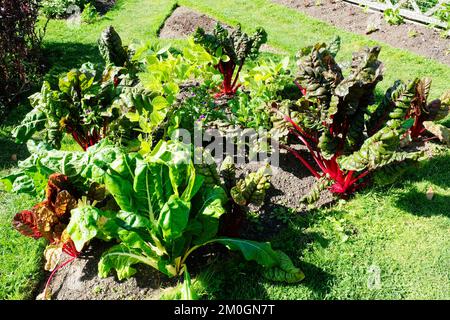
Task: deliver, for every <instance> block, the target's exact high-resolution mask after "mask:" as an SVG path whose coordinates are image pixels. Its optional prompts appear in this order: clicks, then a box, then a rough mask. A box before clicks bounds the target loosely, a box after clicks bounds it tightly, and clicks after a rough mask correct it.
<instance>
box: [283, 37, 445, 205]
mask: <svg viewBox="0 0 450 320" xmlns="http://www.w3.org/2000/svg"><path fill="white" fill-rule="evenodd" d="M339 43H340V42H339V39H336V41H334V42H333V43H332V44H330V45H329V46H327V45H326V44H323V43H321V44H316V45H315V46H312V47H308V48H305V49H302V50H301V51H300V52H299V54H298V57H299V60H298V65H299V73H298V77H297V79H296V83H297V85H298V87H299V88H300V90H301V91H302V93H303V94H304V96H303V97H302V98H301V99H300V100H299V101H298V102H296V103H294V104H290V105H289V104H278V105H275V107H276V108H278V112H281V113H282V114H284V119H285V120H286V121H287V123H288V124H289V126H291V127H290V129H289V131H290V132H291V133H292V134H293V135H294V136H295V137H297V138H298V140H299V141H300V142H301V143H302V144H303V145H304V146H305V147H306V149H307V150H308V152H309V153H310V155H311V156H312V158H313V159H314V162H313V163H309V162H308V161H307V160H306V159H305V158H304V157H303V156H302V155H301V153H300V152H299V151H297V150H295V149H293V148H292V147H289V146H287V145H284V148H285V149H287V150H289V151H291V152H292V153H293V154H294V155H295V156H296V157H297V158H298V159H299V160H300V161H301V162H302V164H303V165H305V167H306V168H308V170H310V171H311V173H312V174H313V175H314V176H315V177H316V178H317V179H318V183H317V185H316V186H315V188H313V190H312V191H311V193H310V194H309V195H308V196H307V197H305V198H304V199H303V200H307V201H309V202H313V201H315V200H317V199H318V197H319V193H320V191H321V190H323V189H325V188H329V189H330V191H331V192H332V193H333V194H336V195H339V196H341V197H347V196H348V195H349V194H351V193H353V192H355V191H356V190H357V189H359V188H361V187H363V186H364V185H366V184H367V182H368V181H367V178H368V177H369V175H370V174H372V173H374V174H375V179H376V180H377V181H378V182H381V183H389V182H390V181H393V180H395V179H396V178H397V177H398V176H399V175H400V174H402V173H404V172H405V171H406V170H407V169H408V168H409V167H410V166H411V165H412V164H414V163H416V162H417V161H418V160H419V159H420V158H421V157H422V154H421V152H411V151H409V150H408V149H407V148H404V146H405V145H407V144H408V143H409V141H410V139H411V138H417V137H418V136H420V135H422V134H423V133H424V128H423V121H424V119H436V117H437V115H438V114H440V115H441V116H442V115H443V114H446V113H448V108H442V104H441V102H440V101H434V102H432V103H430V104H427V103H426V98H427V96H428V91H429V85H430V81H429V80H428V79H422V80H420V79H415V80H413V81H410V82H409V83H403V82H401V81H397V82H396V83H395V84H394V86H392V87H391V88H390V89H389V90H388V91H387V92H386V95H385V97H384V99H383V100H382V101H381V103H379V104H378V105H373V103H374V91H375V87H376V85H377V83H378V82H379V81H381V80H382V74H383V65H382V63H381V62H380V61H379V60H378V59H377V58H378V55H379V52H380V48H379V47H373V48H366V49H364V50H363V51H361V52H359V53H355V54H354V55H353V60H352V65H351V70H350V75H349V76H347V77H346V78H344V76H343V73H342V71H341V68H340V67H339V65H338V64H337V63H336V62H335V59H334V58H335V55H336V53H337V51H338V49H339ZM316 166H317V167H318V169H316Z"/></svg>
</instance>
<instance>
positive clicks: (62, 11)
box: [41, 0, 90, 18]
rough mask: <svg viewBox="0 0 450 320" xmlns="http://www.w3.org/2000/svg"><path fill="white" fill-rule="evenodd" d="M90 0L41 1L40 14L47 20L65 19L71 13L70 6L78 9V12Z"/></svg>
mask: <svg viewBox="0 0 450 320" xmlns="http://www.w3.org/2000/svg"><path fill="white" fill-rule="evenodd" d="M89 2H90V0H42V4H41V5H42V12H43V13H44V15H45V16H47V17H48V18H61V17H66V16H68V15H70V14H71V13H73V12H72V11H71V6H77V7H79V8H80V12H81V11H82V9H83V8H84V6H85V5H86V4H87V3H89Z"/></svg>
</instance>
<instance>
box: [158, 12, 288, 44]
mask: <svg viewBox="0 0 450 320" xmlns="http://www.w3.org/2000/svg"><path fill="white" fill-rule="evenodd" d="M216 23H217V20H215V19H213V18H211V17H209V16H207V15H205V14H202V13H198V12H195V11H193V10H191V9H189V8H186V7H177V8H176V9H175V10H174V11H173V12H172V14H171V15H170V16H169V17H168V18H167V19H166V21H165V22H164V24H163V25H162V27H161V29H160V30H159V37H160V38H165V39H183V38H187V37H188V36H190V35H191V34H192V33H193V32H195V30H196V29H197V27H201V28H203V29H205V31H206V32H212V30H213V29H214V27H215V25H216ZM221 24H222V25H223V26H224V27H225V28H227V29H230V26H228V25H226V24H224V23H223V22H221ZM261 51H263V52H269V53H283V52H282V51H281V50H279V49H276V48H273V47H271V46H269V45H267V44H263V45H262V46H261Z"/></svg>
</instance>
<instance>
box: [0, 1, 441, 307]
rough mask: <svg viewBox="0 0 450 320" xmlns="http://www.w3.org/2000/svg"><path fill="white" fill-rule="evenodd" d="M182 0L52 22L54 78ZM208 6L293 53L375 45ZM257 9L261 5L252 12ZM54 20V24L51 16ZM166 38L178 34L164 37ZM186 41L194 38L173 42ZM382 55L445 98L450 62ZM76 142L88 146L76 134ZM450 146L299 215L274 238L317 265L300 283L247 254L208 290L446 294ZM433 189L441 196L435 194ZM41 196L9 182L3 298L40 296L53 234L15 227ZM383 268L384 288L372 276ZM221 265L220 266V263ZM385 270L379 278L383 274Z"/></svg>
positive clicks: (0, 140) (0, 162)
mask: <svg viewBox="0 0 450 320" xmlns="http://www.w3.org/2000/svg"><path fill="white" fill-rule="evenodd" d="M175 3H176V1H164V0H126V1H125V0H118V2H117V5H116V7H115V8H114V9H113V10H111V11H110V12H109V13H108V14H106V15H105V16H104V17H103V19H102V20H101V21H99V22H97V23H95V24H92V25H81V26H78V27H74V26H73V25H68V24H67V22H66V21H51V22H50V23H49V25H48V29H47V34H46V38H45V41H44V55H45V57H46V59H47V64H48V66H49V70H48V73H47V75H46V79H48V80H51V81H55V80H56V78H57V76H58V75H59V74H60V73H62V72H66V71H67V70H68V69H70V68H73V67H78V66H79V65H80V64H81V63H84V62H86V61H92V62H95V63H100V62H101V59H100V55H99V52H98V49H97V46H96V42H97V39H98V37H99V35H100V33H101V31H102V30H103V28H104V27H105V26H107V25H110V24H111V25H113V26H114V27H115V28H116V30H117V31H118V32H119V33H120V34H121V36H122V38H123V40H124V43H125V44H129V43H130V42H131V41H133V40H137V41H157V36H156V33H157V31H158V29H159V28H160V26H161V24H162V23H163V21H164V19H165V17H166V16H167V15H168V14H169V13H170V11H171V10H172V8H173V6H174V4H175ZM178 3H179V4H180V5H186V6H188V7H191V8H193V9H194V10H197V11H199V12H204V13H207V14H209V15H211V16H213V17H215V18H217V19H219V20H221V21H223V22H226V23H229V24H236V23H238V22H240V23H241V24H242V26H243V29H244V30H247V31H252V30H254V28H255V27H257V26H263V27H264V28H266V30H267V32H268V34H269V44H270V45H271V46H273V47H276V48H279V49H282V50H285V51H287V52H288V53H289V54H290V55H291V56H293V54H295V52H296V51H297V50H298V48H299V47H301V46H304V45H309V44H313V43H315V42H319V41H326V40H328V39H331V38H332V37H334V36H335V35H340V36H341V38H342V44H343V45H342V50H341V53H340V54H339V56H338V59H339V60H340V61H347V60H349V59H350V58H351V52H352V51H354V50H357V49H358V48H360V47H362V46H365V45H375V44H377V43H376V42H374V41H371V40H370V39H368V38H366V37H364V36H360V35H354V34H352V33H348V32H345V31H342V30H340V29H338V28H334V27H332V26H330V25H328V24H326V23H323V22H320V21H318V20H315V19H312V18H309V17H307V16H306V15H303V14H301V13H299V12H297V11H295V10H292V9H288V8H285V7H283V6H280V5H277V4H273V3H271V2H270V1H267V0H253V1H244V0H229V1H226V2H219V1H213V0H180V1H178ZM249 13H251V14H249ZM42 23H43V22H42ZM163 42H167V40H166V41H163ZM171 43H174V45H175V46H176V47H180V46H182V45H183V44H184V41H181V40H178V41H171ZM381 45H382V47H383V49H382V53H381V57H380V59H381V60H382V61H384V63H385V65H386V77H385V80H384V81H383V83H382V85H381V86H380V88H381V89H385V88H387V87H388V86H389V85H390V84H391V83H392V82H393V81H394V80H395V79H404V80H407V79H410V78H412V77H413V76H431V77H433V79H434V84H433V90H432V97H433V98H434V97H437V96H438V94H440V93H441V92H442V91H444V89H446V87H448V83H450V67H449V66H446V65H443V64H441V63H439V62H436V61H434V60H430V59H427V58H424V57H420V56H418V55H415V54H412V53H410V52H407V51H404V50H399V49H395V48H392V47H390V46H388V45H386V44H381ZM27 108H28V107H27V104H26V102H24V104H23V105H21V106H20V107H19V108H18V109H17V110H15V111H14V112H13V113H12V114H11V115H10V116H9V118H8V119H7V120H6V121H4V122H3V124H2V125H1V126H0V146H1V150H2V153H1V155H0V175H3V174H5V173H7V172H9V171H10V170H11V169H13V168H14V167H15V166H16V164H17V161H14V160H12V159H11V155H12V154H17V155H18V158H19V159H24V158H26V156H27V155H28V152H27V150H26V148H25V147H24V146H19V145H16V144H15V143H14V142H13V141H12V140H11V138H10V131H11V129H12V127H13V125H14V124H16V123H18V122H19V121H20V120H21V118H22V117H23V115H24V113H25V112H26V111H27ZM64 148H65V149H73V148H76V146H75V145H74V144H73V143H72V142H71V141H70V139H66V140H65V143H64ZM449 182H450V152H449V151H443V152H441V155H440V156H439V157H437V158H436V159H432V160H430V161H428V162H427V163H426V164H425V166H424V167H423V168H421V169H420V170H417V171H416V172H415V173H414V174H412V175H410V176H409V177H407V178H406V179H405V180H402V181H399V182H398V183H397V184H396V185H395V186H392V187H390V188H384V189H380V188H374V189H369V190H367V191H365V192H363V193H360V194H358V195H357V196H356V197H355V198H354V199H352V200H351V201H349V202H346V203H340V204H338V205H337V206H335V207H333V208H332V209H323V210H315V211H313V212H311V213H309V214H307V215H305V216H295V217H292V218H291V221H290V223H289V224H288V226H287V228H286V229H285V230H283V232H281V233H280V234H279V235H277V236H276V237H275V238H274V239H271V240H272V241H273V244H274V247H277V248H280V249H283V250H285V251H286V252H287V253H288V254H289V255H290V256H291V257H292V258H293V260H294V262H295V264H297V265H298V266H300V267H301V268H302V269H303V271H304V272H305V274H306V279H305V280H304V282H302V283H300V284H296V285H285V284H275V283H271V282H267V281H265V280H264V279H262V278H261V276H260V273H258V272H253V269H254V268H255V267H254V266H253V265H252V264H248V263H242V260H241V259H236V260H234V259H233V260H231V261H229V262H227V263H225V264H223V263H222V262H221V263H217V264H214V265H213V266H212V267H211V268H210V269H208V271H207V272H208V274H209V275H210V274H211V273H212V272H213V273H214V276H207V277H199V278H204V279H208V281H206V282H204V283H202V286H203V287H204V289H205V292H206V293H207V297H208V298H226V299H230V298H249V299H254V298H270V299H339V298H354V299H374V298H376V299H378V298H380V299H381V298H382V299H393V298H405V299H416V298H424V299H435V298H446V299H448V298H450V288H449V286H450V278H449V277H450V276H449V270H450V268H449V267H450V265H449V263H450V252H449V248H450V246H449V245H450V243H449V242H450V238H449V236H448V234H449V231H450V220H449V211H450V210H449V209H450V208H449V205H448V204H449V200H450V186H449ZM430 186H431V187H432V188H433V190H434V192H435V196H434V198H433V200H431V201H429V200H427V199H426V198H425V193H426V191H427V190H428V188H429V187H430ZM35 202H36V199H33V198H31V197H28V196H25V195H13V194H6V193H4V192H2V191H0V208H1V210H0V257H1V258H0V299H26V298H31V294H32V292H33V289H34V288H35V286H36V284H37V282H38V281H39V278H40V276H41V271H40V270H41V264H42V259H41V257H42V249H43V243H42V242H38V241H34V240H32V239H28V238H25V237H23V236H21V235H19V234H18V233H17V232H16V231H14V230H13V229H12V227H11V219H12V216H13V215H14V213H16V212H18V211H20V210H23V209H25V208H29V207H31V206H32V205H33V204H34V203H35ZM371 266H373V267H374V268H375V269H377V268H379V270H380V277H381V283H380V284H381V287H375V288H373V289H369V288H368V286H367V282H368V279H369V280H370V279H371V278H370V277H371V276H372V273H371V272H368V268H370V267H371ZM219 271H220V272H219ZM372 277H373V276H372Z"/></svg>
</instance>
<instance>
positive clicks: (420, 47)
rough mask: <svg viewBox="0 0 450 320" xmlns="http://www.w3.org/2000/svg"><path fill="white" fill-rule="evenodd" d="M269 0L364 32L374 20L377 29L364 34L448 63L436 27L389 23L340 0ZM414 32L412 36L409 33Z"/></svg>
mask: <svg viewBox="0 0 450 320" xmlns="http://www.w3.org/2000/svg"><path fill="white" fill-rule="evenodd" d="M272 1H273V2H276V3H279V4H282V5H285V6H288V7H290V8H294V9H297V10H299V11H301V12H303V13H306V14H307V15H309V16H312V17H314V18H317V19H319V20H322V21H325V22H328V23H331V24H333V25H335V26H337V27H340V28H342V29H345V30H347V31H350V32H353V33H358V34H364V35H365V34H366V29H367V25H368V23H369V22H370V23H373V24H375V25H376V26H377V28H378V30H377V31H374V32H372V33H370V34H369V35H367V36H368V37H369V38H371V39H373V40H377V41H382V42H385V43H387V44H389V45H391V46H393V47H396V48H401V49H406V50H410V51H412V52H415V53H417V54H420V55H422V56H425V57H428V58H432V59H436V60H438V61H440V62H442V63H445V64H447V65H450V54H449V50H450V39H443V38H441V36H440V35H439V31H437V30H435V29H430V28H428V27H427V26H424V25H418V24H414V23H411V22H405V23H404V24H401V25H398V26H392V25H390V24H388V23H387V22H386V21H385V20H384V19H383V15H382V14H381V13H377V12H372V11H369V12H367V13H366V12H364V11H363V9H362V8H358V7H356V6H353V5H351V4H349V3H346V2H344V1H341V0H323V1H321V2H320V3H321V4H320V5H316V1H315V0H272ZM413 34H414V35H415V36H412V35H413Z"/></svg>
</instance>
